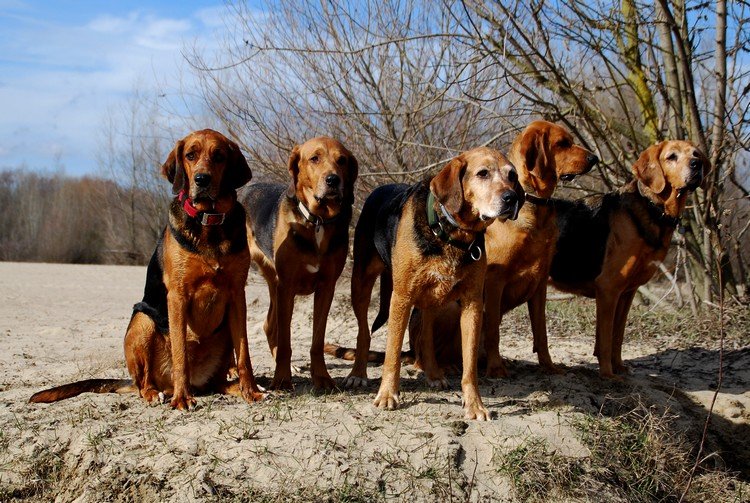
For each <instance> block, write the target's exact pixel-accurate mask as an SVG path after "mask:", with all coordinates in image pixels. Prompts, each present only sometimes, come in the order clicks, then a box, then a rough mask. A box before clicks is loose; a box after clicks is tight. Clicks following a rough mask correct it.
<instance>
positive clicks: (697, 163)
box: [690, 159, 703, 171]
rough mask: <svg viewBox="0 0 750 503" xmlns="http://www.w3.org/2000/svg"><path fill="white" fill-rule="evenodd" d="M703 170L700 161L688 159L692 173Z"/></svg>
mask: <svg viewBox="0 0 750 503" xmlns="http://www.w3.org/2000/svg"><path fill="white" fill-rule="evenodd" d="M702 168H703V163H702V162H701V160H700V159H690V169H691V170H693V171H698V170H700V169H702Z"/></svg>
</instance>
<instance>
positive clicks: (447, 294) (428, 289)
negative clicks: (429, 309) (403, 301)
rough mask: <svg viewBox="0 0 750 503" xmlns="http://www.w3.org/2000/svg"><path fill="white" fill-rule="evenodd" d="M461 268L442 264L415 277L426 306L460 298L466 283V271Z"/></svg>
mask: <svg viewBox="0 0 750 503" xmlns="http://www.w3.org/2000/svg"><path fill="white" fill-rule="evenodd" d="M462 269H463V268H461V267H453V266H450V265H446V264H440V265H437V266H434V267H431V268H425V270H423V271H421V272H418V273H417V274H415V275H414V276H413V277H414V279H415V280H416V282H417V283H418V284H417V285H415V286H416V288H417V289H418V290H421V293H422V295H421V296H420V297H422V303H423V304H424V305H436V304H442V303H445V302H448V301H450V300H453V299H455V298H457V297H460V295H461V293H462V292H463V290H464V286H465V285H464V282H465V281H466V274H465V271H463V270H462Z"/></svg>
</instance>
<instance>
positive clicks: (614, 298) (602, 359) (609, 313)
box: [594, 287, 621, 380]
mask: <svg viewBox="0 0 750 503" xmlns="http://www.w3.org/2000/svg"><path fill="white" fill-rule="evenodd" d="M612 290H613V289H612V288H607V287H603V288H599V287H597V291H596V343H595V345H594V355H595V356H596V357H597V359H598V360H599V375H600V376H601V377H603V378H605V379H616V380H619V379H621V378H619V377H617V376H616V375H615V374H614V372H613V371H612V328H613V325H614V318H615V308H616V307H617V302H618V301H619V299H620V293H619V292H613V291H612Z"/></svg>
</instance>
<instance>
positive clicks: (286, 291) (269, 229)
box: [240, 137, 358, 390]
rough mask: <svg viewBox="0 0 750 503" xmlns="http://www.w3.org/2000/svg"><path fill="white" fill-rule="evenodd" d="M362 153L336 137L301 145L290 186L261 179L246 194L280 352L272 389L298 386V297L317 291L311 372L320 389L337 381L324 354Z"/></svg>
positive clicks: (269, 329) (254, 251) (293, 158)
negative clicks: (294, 344)
mask: <svg viewBox="0 0 750 503" xmlns="http://www.w3.org/2000/svg"><path fill="white" fill-rule="evenodd" d="M357 172H358V164H357V159H355V157H354V156H353V155H352V154H351V152H349V151H348V150H347V149H346V148H345V147H344V146H343V145H342V144H341V143H339V142H338V141H336V140H334V139H333V138H327V137H320V138H314V139H312V140H308V141H307V142H305V143H304V144H302V146H296V147H294V150H292V153H291V155H290V156H289V174H290V175H291V178H292V182H291V185H289V186H284V185H280V184H255V185H252V186H250V187H248V188H247V189H246V190H245V191H244V193H243V194H242V195H241V197H240V198H241V201H242V204H244V205H245V208H247V210H248V219H247V230H248V235H247V239H248V243H249V245H250V255H251V257H252V260H253V261H254V262H255V263H256V264H257V266H258V268H259V269H260V272H261V274H262V275H263V277H264V278H265V280H266V282H267V283H268V292H269V295H270V299H271V302H270V305H269V307H268V316H267V317H266V322H265V325H264V330H265V332H266V337H267V338H268V345H269V346H270V348H271V353H272V354H273V356H274V358H275V359H276V371H275V373H274V378H273V383H272V384H271V387H272V388H273V389H291V387H292V370H291V357H292V349H291V341H290V339H291V333H290V324H291V320H292V309H293V307H294V297H295V296H297V295H309V294H311V293H313V292H315V306H314V312H313V340H312V346H311V347H310V358H311V365H310V373H311V375H312V380H313V385H314V386H315V388H316V389H326V390H327V389H332V388H334V387H335V386H336V384H335V382H334V381H333V379H331V376H330V375H329V374H328V370H327V369H326V365H325V361H324V360H323V344H324V342H325V331H326V322H327V320H328V311H329V310H330V308H331V302H332V301H333V293H334V288H335V286H336V280H338V278H339V276H340V275H341V271H342V269H343V268H344V264H345V262H346V255H347V252H348V248H349V222H350V221H351V218H352V203H353V202H354V192H353V187H354V182H355V180H356V179H357Z"/></svg>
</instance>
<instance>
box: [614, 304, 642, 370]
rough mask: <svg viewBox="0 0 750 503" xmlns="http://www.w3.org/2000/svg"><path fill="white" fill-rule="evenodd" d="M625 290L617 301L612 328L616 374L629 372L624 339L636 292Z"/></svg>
mask: <svg viewBox="0 0 750 503" xmlns="http://www.w3.org/2000/svg"><path fill="white" fill-rule="evenodd" d="M636 291H637V290H632V291H630V292H625V293H623V294H622V295H620V301H619V302H618V303H617V311H615V320H614V326H613V328H612V341H613V344H612V370H613V371H614V372H615V373H616V374H627V373H628V367H627V365H625V364H624V363H623V362H622V341H623V339H624V337H625V323H626V322H627V321H628V313H629V312H630V306H631V305H633V298H634V297H635V292H636Z"/></svg>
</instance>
